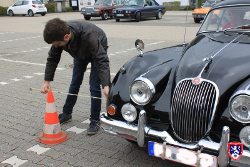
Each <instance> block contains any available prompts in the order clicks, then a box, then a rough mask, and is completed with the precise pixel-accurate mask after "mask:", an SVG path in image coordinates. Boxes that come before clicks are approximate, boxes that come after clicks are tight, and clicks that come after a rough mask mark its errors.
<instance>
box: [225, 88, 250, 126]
mask: <svg viewBox="0 0 250 167" xmlns="http://www.w3.org/2000/svg"><path fill="white" fill-rule="evenodd" d="M243 95H245V96H249V97H250V91H243V90H242V91H237V92H236V93H235V94H234V95H233V96H232V97H231V98H230V99H229V103H228V110H229V113H230V115H231V116H232V117H233V118H234V119H235V120H236V121H238V122H240V123H243V124H246V123H250V119H249V120H248V121H244V120H242V119H240V118H239V117H237V116H236V115H235V114H234V113H233V111H232V105H231V104H232V101H233V100H234V99H235V98H236V97H239V96H243Z"/></svg>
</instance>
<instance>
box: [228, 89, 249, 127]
mask: <svg viewBox="0 0 250 167" xmlns="http://www.w3.org/2000/svg"><path fill="white" fill-rule="evenodd" d="M229 111H230V114H231V115H232V117H233V118H234V119H236V120H237V121H239V122H241V123H249V122H250V96H249V95H246V94H239V95H237V96H234V97H232V98H231V99H230V101H229Z"/></svg>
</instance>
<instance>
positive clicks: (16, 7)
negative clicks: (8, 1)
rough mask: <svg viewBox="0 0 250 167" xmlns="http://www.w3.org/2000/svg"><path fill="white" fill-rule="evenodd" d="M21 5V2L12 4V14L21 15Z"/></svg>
mask: <svg viewBox="0 0 250 167" xmlns="http://www.w3.org/2000/svg"><path fill="white" fill-rule="evenodd" d="M22 5H23V1H17V2H16V3H14V5H12V9H11V10H12V11H13V12H14V14H21V7H22Z"/></svg>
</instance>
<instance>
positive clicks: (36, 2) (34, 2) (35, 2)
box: [32, 1, 43, 4]
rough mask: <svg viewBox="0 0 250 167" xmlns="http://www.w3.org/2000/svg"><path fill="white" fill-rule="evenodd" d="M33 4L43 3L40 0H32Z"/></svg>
mask: <svg viewBox="0 0 250 167" xmlns="http://www.w3.org/2000/svg"><path fill="white" fill-rule="evenodd" d="M32 3H33V4H43V3H42V2H41V1H32Z"/></svg>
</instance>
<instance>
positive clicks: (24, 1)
mask: <svg viewBox="0 0 250 167" xmlns="http://www.w3.org/2000/svg"><path fill="white" fill-rule="evenodd" d="M46 13H47V8H46V7H45V5H44V4H43V3H42V2H41V1H40V0H20V1H17V2H16V3H14V4H13V5H12V6H10V7H9V8H8V9H7V14H8V15H10V16H14V15H23V16H25V15H29V16H34V14H41V15H42V16H45V15H46Z"/></svg>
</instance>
